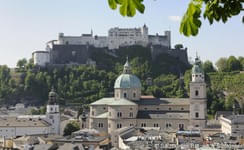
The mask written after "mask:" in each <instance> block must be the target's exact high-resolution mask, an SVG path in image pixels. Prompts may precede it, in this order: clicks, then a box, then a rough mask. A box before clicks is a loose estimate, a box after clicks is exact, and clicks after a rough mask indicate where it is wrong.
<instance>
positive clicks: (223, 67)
mask: <svg viewBox="0 0 244 150" xmlns="http://www.w3.org/2000/svg"><path fill="white" fill-rule="evenodd" d="M215 65H216V66H217V68H218V71H220V72H226V71H228V67H227V58H225V57H222V58H220V59H219V60H218V61H217V62H216V64H215Z"/></svg>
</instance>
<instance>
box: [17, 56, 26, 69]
mask: <svg viewBox="0 0 244 150" xmlns="http://www.w3.org/2000/svg"><path fill="white" fill-rule="evenodd" d="M26 65H27V60H26V59H25V58H23V59H20V60H18V62H17V67H18V68H19V70H20V71H23V70H24V68H25V67H26Z"/></svg>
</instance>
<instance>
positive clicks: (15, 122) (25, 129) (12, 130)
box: [0, 90, 60, 138]
mask: <svg viewBox="0 0 244 150" xmlns="http://www.w3.org/2000/svg"><path fill="white" fill-rule="evenodd" d="M47 134H55V135H59V134H60V113H59V105H58V104H57V101H56V93H55V92H54V91H53V90H52V91H51V92H50V93H49V101H48V105H47V112H46V115H26V116H0V137H2V138H11V137H17V136H25V135H47Z"/></svg>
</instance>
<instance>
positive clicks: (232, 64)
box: [227, 56, 241, 71]
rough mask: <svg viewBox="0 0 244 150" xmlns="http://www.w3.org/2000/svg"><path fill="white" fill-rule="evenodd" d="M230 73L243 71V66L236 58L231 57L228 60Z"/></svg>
mask: <svg viewBox="0 0 244 150" xmlns="http://www.w3.org/2000/svg"><path fill="white" fill-rule="evenodd" d="M227 67H228V71H239V70H241V64H240V62H239V60H238V59H236V57H235V56H230V57H229V58H228V60H227Z"/></svg>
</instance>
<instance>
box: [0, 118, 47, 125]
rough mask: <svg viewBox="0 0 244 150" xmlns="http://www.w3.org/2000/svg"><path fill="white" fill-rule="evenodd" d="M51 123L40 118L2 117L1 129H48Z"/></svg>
mask: <svg viewBox="0 0 244 150" xmlns="http://www.w3.org/2000/svg"><path fill="white" fill-rule="evenodd" d="M48 126H50V124H49V123H47V122H46V121H44V120H42V119H39V118H18V117H0V127H48Z"/></svg>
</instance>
